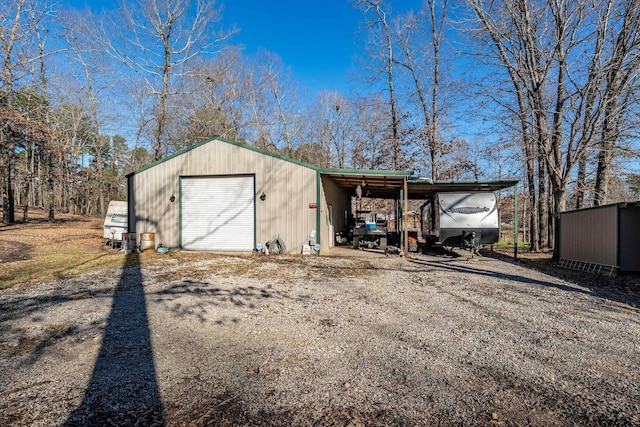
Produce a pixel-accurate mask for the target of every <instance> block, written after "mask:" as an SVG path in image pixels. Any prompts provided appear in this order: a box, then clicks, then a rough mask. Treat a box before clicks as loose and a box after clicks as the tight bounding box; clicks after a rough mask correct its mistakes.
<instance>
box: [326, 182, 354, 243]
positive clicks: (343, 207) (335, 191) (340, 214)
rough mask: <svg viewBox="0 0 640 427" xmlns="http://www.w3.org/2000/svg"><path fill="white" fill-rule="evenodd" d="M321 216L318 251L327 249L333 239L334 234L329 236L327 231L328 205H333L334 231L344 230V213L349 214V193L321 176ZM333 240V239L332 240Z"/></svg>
mask: <svg viewBox="0 0 640 427" xmlns="http://www.w3.org/2000/svg"><path fill="white" fill-rule="evenodd" d="M320 193H321V199H322V202H321V207H322V210H321V212H320V213H321V217H320V233H321V239H320V251H321V253H322V251H326V250H328V249H329V243H330V242H331V239H335V236H331V235H330V233H329V205H332V206H333V229H334V232H336V233H337V232H339V231H342V230H344V227H345V219H344V213H345V211H347V213H348V214H351V195H349V194H347V193H346V192H345V190H343V189H342V188H340V187H338V186H337V185H336V184H335V183H334V182H333V181H332V180H331V178H329V177H326V176H323V177H322V190H321V192H320ZM334 241H335V240H334Z"/></svg>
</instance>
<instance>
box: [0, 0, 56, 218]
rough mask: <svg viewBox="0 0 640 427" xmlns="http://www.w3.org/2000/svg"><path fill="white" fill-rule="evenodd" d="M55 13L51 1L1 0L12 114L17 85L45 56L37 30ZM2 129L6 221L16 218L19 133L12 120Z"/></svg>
mask: <svg viewBox="0 0 640 427" xmlns="http://www.w3.org/2000/svg"><path fill="white" fill-rule="evenodd" d="M50 13H52V9H51V5H50V3H49V2H48V1H46V0H43V1H38V0H17V1H16V0H2V1H0V51H1V55H2V70H1V75H2V87H1V91H2V104H3V107H4V108H6V109H7V111H8V112H9V113H8V116H7V117H10V116H12V115H13V113H11V111H13V110H14V101H15V96H16V87H17V85H19V84H20V83H21V81H22V80H25V79H28V77H29V75H30V71H31V69H32V68H31V66H30V65H31V63H33V62H34V61H37V60H38V58H39V57H40V56H41V55H42V52H39V51H38V48H37V46H36V43H35V40H36V37H35V33H36V31H37V30H38V29H39V28H40V26H41V24H42V22H43V20H44V19H45V18H46V17H47V15H48V14H50ZM3 122H4V123H3V124H2V125H3V128H2V129H0V148H1V150H2V152H1V155H0V158H1V160H2V177H3V180H2V181H3V182H2V218H3V221H4V222H5V223H12V222H14V221H15V213H14V186H13V175H14V170H15V150H16V135H15V134H12V133H11V132H8V130H9V127H8V125H9V122H7V121H6V120H4V121H3Z"/></svg>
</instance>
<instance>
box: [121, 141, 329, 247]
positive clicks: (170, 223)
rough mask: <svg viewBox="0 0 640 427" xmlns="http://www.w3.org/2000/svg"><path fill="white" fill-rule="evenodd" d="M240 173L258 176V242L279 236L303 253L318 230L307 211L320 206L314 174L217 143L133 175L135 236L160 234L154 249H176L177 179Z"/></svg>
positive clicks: (131, 204) (312, 213) (131, 198)
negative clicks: (261, 197)
mask: <svg viewBox="0 0 640 427" xmlns="http://www.w3.org/2000/svg"><path fill="white" fill-rule="evenodd" d="M240 174H255V179H256V181H255V182H256V240H257V242H256V243H262V244H264V243H265V242H266V241H267V240H271V239H274V238H275V237H277V236H278V235H280V237H281V238H282V239H283V240H284V242H285V244H286V245H287V250H288V251H289V252H292V253H297V252H299V251H300V249H301V247H302V244H304V243H306V242H308V240H309V233H310V232H311V230H313V229H315V228H316V210H315V209H309V203H315V202H316V170H315V169H312V168H309V167H305V166H302V165H299V164H296V163H293V162H289V161H286V160H283V159H280V158H276V157H272V156H270V155H268V154H263V153H260V152H256V151H253V150H251V149H247V148H244V147H241V146H238V145H235V144H231V143H227V142H224V141H219V140H212V141H210V142H208V143H205V144H202V145H200V146H198V147H196V148H194V149H192V150H190V151H187V152H185V153H182V154H180V155H178V156H175V157H173V158H170V159H168V160H166V161H164V162H162V163H159V164H157V165H155V166H153V167H151V168H149V169H146V170H142V171H140V172H138V173H136V174H135V175H132V176H129V209H130V211H133V212H135V225H134V229H135V231H136V232H137V233H138V235H139V233H143V232H154V233H156V236H155V238H156V246H157V245H158V244H160V243H162V245H163V246H165V247H169V248H178V247H179V223H180V218H179V213H180V194H179V191H180V189H179V181H180V180H179V177H181V176H222V175H240ZM263 192H264V193H265V195H266V199H265V200H264V201H262V200H260V199H259V196H260V194H262V193H263ZM172 195H173V196H174V197H175V201H174V202H171V200H170V198H171V196H172ZM130 226H131V224H130ZM138 241H139V236H138Z"/></svg>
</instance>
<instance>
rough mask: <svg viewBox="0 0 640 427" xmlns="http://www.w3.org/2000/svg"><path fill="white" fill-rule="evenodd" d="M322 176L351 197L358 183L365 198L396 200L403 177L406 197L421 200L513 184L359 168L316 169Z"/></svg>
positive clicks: (515, 181) (495, 188)
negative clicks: (439, 194)
mask: <svg viewBox="0 0 640 427" xmlns="http://www.w3.org/2000/svg"><path fill="white" fill-rule="evenodd" d="M320 173H321V174H322V175H323V176H327V177H329V178H331V180H332V181H333V182H335V184H336V185H337V186H339V187H340V188H343V189H345V190H347V192H348V193H349V194H351V195H354V196H355V189H356V187H357V186H358V185H361V186H362V193H363V196H365V197H371V198H379V199H396V198H398V197H399V195H400V190H401V189H402V187H403V184H404V180H405V178H406V179H407V189H408V193H409V199H416V200H424V199H426V198H428V197H431V196H433V195H435V194H436V193H450V192H455V191H462V192H466V191H496V190H503V189H505V188H510V187H513V186H514V185H516V184H517V183H518V180H516V179H509V180H498V181H431V180H430V179H425V178H411V175H412V172H410V171H392V170H386V171H385V170H360V169H320Z"/></svg>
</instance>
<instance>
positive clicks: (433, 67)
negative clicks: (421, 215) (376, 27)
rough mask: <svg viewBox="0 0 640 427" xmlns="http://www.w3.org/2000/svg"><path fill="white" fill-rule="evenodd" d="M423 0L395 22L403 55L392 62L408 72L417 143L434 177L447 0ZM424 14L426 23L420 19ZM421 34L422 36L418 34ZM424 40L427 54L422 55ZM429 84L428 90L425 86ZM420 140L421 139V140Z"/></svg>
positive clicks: (438, 149) (439, 144) (438, 150)
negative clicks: (419, 128) (419, 6)
mask: <svg viewBox="0 0 640 427" xmlns="http://www.w3.org/2000/svg"><path fill="white" fill-rule="evenodd" d="M437 3H438V4H436V2H435V1H433V0H426V1H425V2H424V5H423V9H421V10H420V12H419V13H418V15H417V16H416V15H414V14H413V13H412V12H410V13H409V14H407V16H406V17H405V18H404V19H402V20H399V21H397V22H396V27H395V36H396V39H397V41H398V44H399V46H400V48H401V50H402V54H403V57H402V59H401V60H399V59H397V60H396V62H397V63H398V64H400V65H401V66H403V67H404V68H405V69H406V70H407V71H408V72H409V74H410V76H411V80H412V81H413V84H414V89H415V94H416V96H417V99H418V105H419V111H420V113H421V115H422V131H421V132H420V133H419V136H420V142H419V145H420V146H421V147H423V148H424V149H425V151H426V152H427V154H428V157H429V159H430V164H429V166H430V170H431V179H433V180H434V181H435V180H436V179H438V170H439V166H440V165H439V158H440V156H441V154H442V149H443V147H442V142H441V141H440V140H439V134H438V131H439V127H440V123H439V117H440V109H441V107H440V79H441V70H440V62H441V44H442V39H443V33H444V28H445V19H446V14H447V4H448V2H447V0H443V1H440V2H437ZM425 17H426V21H427V22H426V23H425V22H424V19H423V18H425ZM421 36H426V39H427V40H425V37H421ZM425 44H427V45H429V47H430V49H431V55H430V56H429V55H424V53H423V52H424V51H426V50H427V49H425ZM429 87H430V88H431V90H430V91H429V90H428V88H429ZM422 141H424V143H422Z"/></svg>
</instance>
